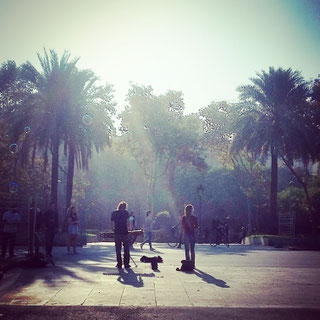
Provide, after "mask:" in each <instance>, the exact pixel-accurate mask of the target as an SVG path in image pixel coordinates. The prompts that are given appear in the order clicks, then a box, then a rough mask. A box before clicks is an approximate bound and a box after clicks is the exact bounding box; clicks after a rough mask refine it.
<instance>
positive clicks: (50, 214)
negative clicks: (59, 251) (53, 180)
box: [43, 202, 58, 257]
mask: <svg viewBox="0 0 320 320" xmlns="http://www.w3.org/2000/svg"><path fill="white" fill-rule="evenodd" d="M43 221H44V226H45V242H46V256H48V257H52V247H53V240H54V236H55V232H56V229H57V227H58V212H57V209H56V205H55V203H54V202H51V203H50V208H49V209H48V210H47V211H46V212H45V214H44V217H43Z"/></svg>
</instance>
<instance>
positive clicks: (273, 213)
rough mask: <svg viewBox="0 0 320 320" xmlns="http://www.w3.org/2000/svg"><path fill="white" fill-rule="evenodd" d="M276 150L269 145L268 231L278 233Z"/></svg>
mask: <svg viewBox="0 0 320 320" xmlns="http://www.w3.org/2000/svg"><path fill="white" fill-rule="evenodd" d="M277 199H278V152H277V150H276V148H275V147H274V146H272V147H271V189H270V221H271V225H270V228H271V229H270V231H271V233H273V234H278V232H279V229H278V212H277Z"/></svg>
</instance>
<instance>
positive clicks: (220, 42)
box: [0, 0, 320, 113]
mask: <svg viewBox="0 0 320 320" xmlns="http://www.w3.org/2000/svg"><path fill="white" fill-rule="evenodd" d="M0 39H1V48H0V63H3V62H5V61H7V60H15V61H16V63H17V64H18V65H19V64H21V63H24V62H26V61H27V60H28V61H30V62H31V63H33V64H34V65H35V66H36V67H37V68H38V69H39V70H40V66H39V63H38V58H37V52H38V53H40V54H43V48H44V47H45V48H46V49H54V50H56V51H57V52H58V53H59V54H60V55H61V54H62V53H63V51H64V50H68V51H69V52H70V53H71V57H80V60H79V62H78V64H77V65H78V67H79V68H81V69H82V68H83V69H91V70H93V71H94V72H95V74H96V75H97V76H98V77H99V78H100V80H101V81H102V82H108V83H110V84H113V85H114V89H115V100H116V101H117V103H118V106H117V108H118V112H120V111H121V110H122V109H123V107H124V106H125V104H126V101H125V96H126V93H127V92H128V88H129V87H130V83H134V84H139V85H144V86H149V85H150V86H151V87H152V88H153V89H154V92H155V94H164V93H166V92H167V90H176V91H182V92H183V94H184V101H185V105H186V113H191V112H197V111H198V110H199V108H202V107H206V106H207V105H209V104H210V103H211V102H212V101H219V100H236V99H237V98H238V93H237V90H236V89H237V87H238V86H240V85H243V84H247V83H249V78H251V77H254V76H255V75H256V73H257V72H259V71H261V70H266V71H267V70H268V69H269V67H270V66H273V67H275V68H278V67H282V68H292V69H293V70H298V71H301V73H302V76H304V78H305V79H306V80H310V79H314V78H316V77H317V76H318V74H320V0H90V1H89V0H54V1H53V0H0Z"/></svg>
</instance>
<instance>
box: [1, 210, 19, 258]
mask: <svg viewBox="0 0 320 320" xmlns="http://www.w3.org/2000/svg"><path fill="white" fill-rule="evenodd" d="M2 221H3V223H4V227H3V238H2V252H1V257H2V258H4V257H5V256H6V252H7V246H8V244H9V255H10V257H14V256H15V255H14V247H15V243H16V236H17V232H18V227H19V224H20V222H21V217H20V214H19V213H18V207H17V206H16V205H14V206H13V208H12V209H9V210H8V211H6V212H5V213H4V214H3V217H2Z"/></svg>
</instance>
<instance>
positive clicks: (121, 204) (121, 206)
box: [117, 201, 128, 210]
mask: <svg viewBox="0 0 320 320" xmlns="http://www.w3.org/2000/svg"><path fill="white" fill-rule="evenodd" d="M127 206H128V204H127V203H126V202H125V201H120V202H119V204H118V206H117V210H126V209H127Z"/></svg>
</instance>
